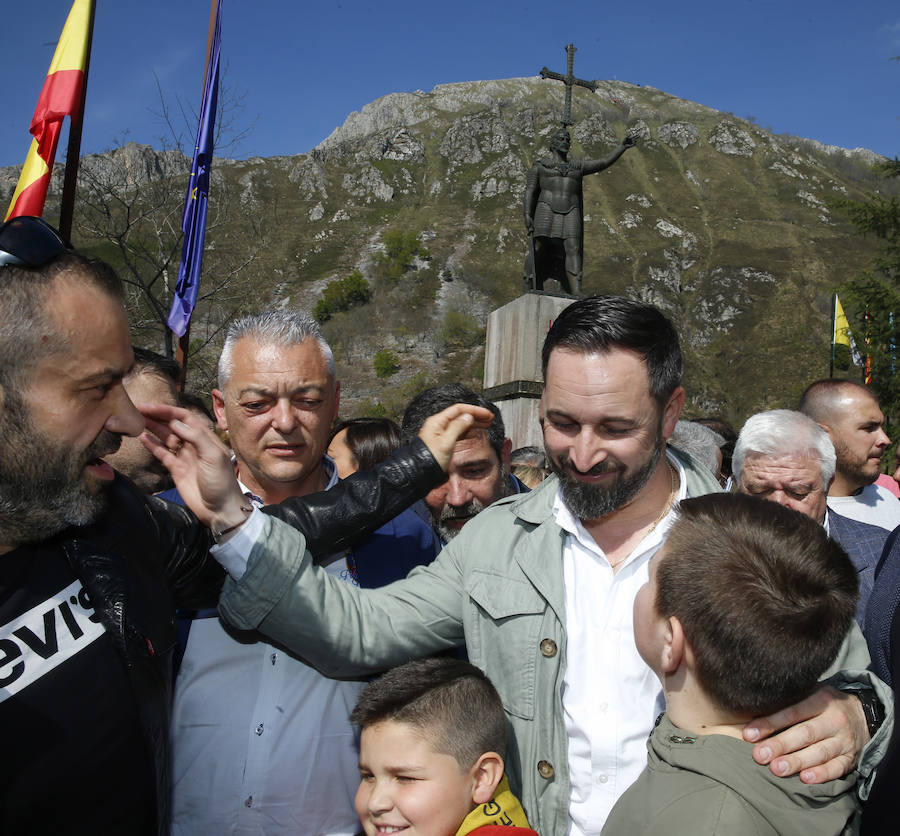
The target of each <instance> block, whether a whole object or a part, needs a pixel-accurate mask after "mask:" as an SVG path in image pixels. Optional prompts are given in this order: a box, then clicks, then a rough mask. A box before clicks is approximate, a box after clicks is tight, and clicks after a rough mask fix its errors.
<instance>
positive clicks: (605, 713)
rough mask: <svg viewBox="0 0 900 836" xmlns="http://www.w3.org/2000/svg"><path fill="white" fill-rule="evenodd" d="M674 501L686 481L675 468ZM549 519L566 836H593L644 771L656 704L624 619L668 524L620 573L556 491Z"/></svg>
mask: <svg viewBox="0 0 900 836" xmlns="http://www.w3.org/2000/svg"><path fill="white" fill-rule="evenodd" d="M669 463H670V464H672V465H673V466H674V467H675V468H676V469H677V470H678V475H679V477H680V489H679V493H678V497H677V499H678V500H681V499H683V498H684V497H685V496H686V495H687V493H686V485H687V481H686V479H685V476H684V471H683V469H682V468H681V466H680V465H679V464H678V462H677V461H676V460H675V459H673V458H672V457H669ZM553 513H554V516H555V518H556V522H557V523H558V525H559V526H560V527H561V528H562V529H563V530H564V531H565V532H566V537H565V541H564V544H563V574H564V580H565V590H566V643H567V648H568V649H567V662H566V672H565V677H564V680H563V692H562V703H563V711H564V712H565V721H566V733H567V736H568V759H569V782H570V791H569V831H568V832H569V834H571V836H588V834H598V833H599V832H600V830H601V828H602V827H603V824H604V822H605V821H606V817H607V816H608V815H609V812H610V810H611V809H612V806H613V804H615V803H616V800H617V799H618V798H619V796H620V795H621V794H622V793H623V792H625V790H626V789H627V788H628V787H629V786H630V785H631V784H632V783H633V782H634V780H635V779H636V778H637V777H638V775H639V774H640V773H641V771H642V770H643V769H644V767H645V766H646V765H647V737H648V736H649V734H650V731H651V730H652V728H653V723H654V722H655V720H656V718H657V716H658V715H659V714H660V713H661V712H662V711H664V710H665V697H664V695H663V691H662V687H661V685H660V683H659V680H658V679H657V678H656V675H655V674H654V673H653V671H651V670H650V668H648V667H647V665H646V663H645V662H644V660H643V659H641V657H640V655H639V654H638V651H637V647H636V646H635V643H634V626H633V610H634V598H635V595H636V594H637V591H638V589H640V588H641V586H643V584H645V583H646V582H647V580H648V577H649V574H648V571H649V565H650V558H651V557H652V556H653V555H654V554H655V553H656V551H657V550H658V549H659V547H660V546H661V545H662V542H663V540H664V539H665V535H666V532H667V531H668V529H669V527H670V526H671V524H672V521H673V520H674V513H673V512H672V511H669V513H668V514H667V515H666V516H665V517H663V519H661V520H660V521H659V523H658V524H657V525H656V526H655V528H653V530H652V531H650V532H649V533H648V534H647V536H646V537H644V539H643V540H642V541H641V542H640V543H639V544H638V545H637V547H636V548H635V550H634V551H633V552H632V553H631V554H630V555H629V556H628V557H627V558H626V559H625V560H624V561H623V563H622V564H621V566H620V568H619V570H618V571H617V572H616V573H613V570H612V567H611V566H610V564H609V561H608V560H607V558H606V555H605V554H604V553H603V550H602V549H601V548H600V547H599V546H598V545H597V543H596V542H595V541H594V539H593V538H592V537H591V536H590V534H588V533H587V531H586V530H585V528H584V526H583V525H582V524H581V522H580V521H579V520H578V519H577V518H576V517H574V516H573V515H572V513H571V512H570V511H569V509H568V508H567V507H566V506H565V504H564V503H563V501H562V497H561V495H560V493H559V489H557V496H556V502H555V504H554V508H553Z"/></svg>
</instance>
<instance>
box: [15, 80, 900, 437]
mask: <svg viewBox="0 0 900 836" xmlns="http://www.w3.org/2000/svg"><path fill="white" fill-rule="evenodd" d="M562 97H563V94H562V86H561V85H559V84H558V83H556V82H552V81H543V80H541V79H538V78H517V79H504V80H499V81H485V82H469V83H460V84H445V85H440V86H438V87H436V88H435V89H434V90H432V91H431V92H429V93H425V92H422V91H416V92H415V93H397V94H392V95H389V96H385V97H384V98H382V99H379V100H377V101H375V102H372V103H371V104H368V105H366V106H365V107H364V108H363V109H362V110H361V111H360V112H358V113H352V114H350V116H348V117H347V119H346V121H345V122H344V124H343V125H341V126H340V127H338V128H337V129H336V130H335V131H334V132H333V133H332V134H331V136H329V137H328V138H327V139H326V140H324V141H323V142H322V143H321V144H320V145H319V146H317V147H316V148H314V149H313V150H312V151H311V152H310V153H308V154H302V155H298V156H295V157H281V158H271V159H260V158H254V159H250V160H245V161H229V160H221V161H217V165H216V167H215V169H214V185H213V195H212V203H211V206H213V209H211V217H212V215H213V214H214V213H215V215H216V218H215V219H214V222H213V223H211V227H210V231H209V234H208V238H207V243H208V252H207V264H208V265H209V266H208V267H207V268H206V273H207V275H209V274H210V273H212V275H211V276H210V280H211V281H212V282H214V283H215V282H216V281H220V280H222V279H223V273H227V272H228V271H229V270H231V268H230V267H229V268H228V269H227V270H226V269H225V268H223V267H221V266H218V267H216V266H214V265H216V264H219V262H218V261H216V259H217V258H220V257H222V258H224V255H225V253H229V254H230V258H231V260H230V261H228V262H227V263H228V264H236V265H243V266H241V269H240V271H239V272H235V274H234V277H233V278H234V282H236V284H234V283H233V284H231V285H226V284H225V283H224V281H222V282H221V288H222V290H221V296H220V298H217V295H216V294H214V295H213V297H212V298H211V299H209V300H207V301H206V302H205V303H204V305H203V306H202V307H201V309H200V313H199V315H198V321H197V330H198V333H200V334H202V335H204V336H203V338H202V339H201V338H198V340H197V345H196V349H197V352H198V366H197V368H198V369H200V370H203V372H208V370H209V369H210V368H211V363H210V361H209V359H208V358H207V359H204V357H206V355H205V354H204V352H206V353H207V354H208V355H209V356H210V357H211V356H213V355H214V354H215V351H216V345H217V343H216V340H217V339H218V337H217V334H218V331H217V329H218V326H219V325H220V324H221V322H222V320H223V319H225V318H227V317H228V316H231V315H233V314H234V313H236V312H239V311H241V310H252V309H258V308H260V307H263V306H265V305H272V304H292V305H297V306H300V307H305V308H307V309H310V310H311V309H312V308H313V306H314V305H315V303H316V301H317V300H318V299H319V298H321V294H322V292H323V290H324V289H325V287H326V286H327V285H328V283H329V282H333V281H335V280H337V279H340V278H342V277H345V276H347V275H348V274H350V273H351V272H353V271H354V270H359V271H360V272H361V273H362V274H363V276H365V277H366V278H367V280H368V281H369V283H370V285H371V286H372V287H373V290H374V294H373V296H372V299H371V300H370V302H369V303H367V304H365V305H362V306H360V307H354V308H352V309H351V310H349V311H347V312H343V313H336V314H335V315H334V316H333V317H332V318H331V319H330V320H329V321H328V322H326V323H325V326H324V328H325V331H326V335H327V336H328V338H329V340H330V341H331V343H332V345H333V347H334V349H335V354H336V359H337V361H338V365H339V370H340V374H341V377H342V380H343V392H344V397H343V402H344V407H345V408H344V410H343V412H344V413H345V414H347V415H350V414H353V413H361V412H364V411H371V410H372V409H374V408H381V407H383V408H384V409H386V410H387V411H388V412H389V413H394V414H396V412H397V411H399V410H400V409H402V405H403V403H404V402H405V401H406V399H408V397H409V396H410V395H411V394H413V393H414V392H415V391H417V390H418V389H419V388H421V387H423V386H424V385H428V384H429V383H432V382H435V381H444V380H451V379H461V380H464V381H466V382H469V383H474V384H479V385H480V378H481V364H482V362H483V357H482V353H481V352H482V345H483V327H484V323H485V320H486V317H487V314H488V313H489V311H491V310H492V309H494V308H496V307H498V306H499V305H502V304H504V303H505V302H507V301H509V300H511V299H513V298H515V297H516V296H517V295H519V293H520V292H521V286H522V282H521V271H522V259H523V256H524V253H525V247H526V241H527V239H526V235H525V230H524V225H523V221H522V209H521V195H522V190H523V188H524V184H525V174H526V172H527V170H528V168H529V167H530V165H531V163H532V162H533V160H534V159H535V158H536V157H538V156H542V155H543V154H545V153H546V150H547V145H548V139H549V135H550V134H551V133H552V132H553V131H554V130H555V129H556V127H557V125H558V120H559V113H560V110H561V104H562ZM573 116H574V118H575V120H576V124H575V125H574V127H573V129H572V137H573V145H572V152H571V153H572V155H573V156H578V157H585V158H591V159H593V158H597V157H600V156H603V155H604V154H606V153H608V152H609V151H610V150H612V148H613V147H615V146H616V145H617V144H618V143H619V141H620V140H621V139H622V137H624V135H625V132H626V130H628V129H633V130H636V131H637V132H638V133H639V134H640V137H641V141H640V143H639V145H638V147H637V148H635V149H632V150H630V151H629V152H628V153H627V154H626V155H625V156H624V157H623V158H622V159H621V160H620V161H619V162H618V163H617V164H616V165H615V166H613V167H611V168H610V169H608V170H606V171H604V172H601V173H600V174H597V175H593V176H591V177H588V178H585V181H584V203H585V244H584V249H585V282H584V287H585V291H586V292H588V293H620V294H626V295H629V296H633V297H636V298H641V299H645V300H648V301H651V302H653V303H655V304H658V305H660V306H661V307H662V308H664V309H665V310H666V311H667V312H668V313H669V314H670V315H671V316H672V317H673V318H674V319H675V321H676V322H677V324H678V326H679V328H680V329H681V333H682V335H683V339H684V346H685V354H686V363H687V366H686V388H687V391H688V414H690V415H692V416H693V415H699V414H710V413H719V414H723V415H725V416H727V417H729V418H731V419H732V420H733V421H735V422H737V423H739V422H740V421H742V419H743V418H744V417H745V416H746V415H747V414H749V413H750V412H753V411H755V410H758V409H762V408H771V407H776V406H791V405H793V403H794V402H795V400H796V397H797V395H798V394H799V392H800V391H801V390H802V388H803V387H804V386H805V385H806V384H807V383H808V382H810V381H811V380H813V379H815V378H817V377H821V376H824V375H826V374H827V373H828V359H829V327H830V319H829V302H830V296H831V293H832V292H834V290H835V289H837V288H838V287H839V286H840V284H841V283H842V281H844V280H845V278H846V277H848V276H850V275H852V274H853V273H855V272H857V271H859V270H860V269H861V268H862V267H863V265H864V264H865V263H866V261H867V259H868V258H869V255H870V251H871V248H872V246H873V244H872V242H870V241H866V240H864V239H861V238H859V237H858V236H856V235H855V234H854V233H853V231H852V229H851V228H850V226H849V224H848V223H847V222H846V221H845V220H844V219H843V218H841V217H839V216H837V215H836V214H835V213H834V212H833V211H831V210H830V209H829V205H828V204H829V200H830V199H832V198H835V197H837V196H851V197H860V196H862V195H863V194H864V193H865V192H866V191H871V190H872V189H873V188H876V187H877V186H879V185H880V184H877V183H876V181H875V179H874V177H873V175H872V174H871V172H870V171H869V165H871V163H872V162H874V161H875V160H876V159H878V157H877V156H876V155H875V154H873V153H872V152H870V151H866V150H864V149H856V150H853V151H849V150H845V149H840V148H834V147H829V146H824V145H822V144H820V143H817V142H814V141H810V140H805V139H800V138H796V137H788V136H778V135H774V134H773V133H771V132H770V131H767V130H765V129H763V128H762V127H760V126H759V125H757V124H755V123H754V122H753V121H748V120H745V119H741V118H738V117H736V116H734V115H733V114H728V113H723V112H720V111H716V110H713V109H711V108H708V107H704V106H702V105H700V104H696V103H693V102H689V101H685V100H683V99H679V98H677V97H675V96H672V95H670V94H668V93H665V92H662V91H660V90H656V89H654V88H650V87H641V86H636V85H632V84H628V83H624V82H611V81H610V82H600V83H599V86H598V89H597V91H596V92H595V93H590V92H588V91H586V90H581V89H578V90H576V91H575V93H574V96H573ZM85 162H86V167H87V169H88V170H91V169H92V168H93V170H94V171H95V172H96V171H98V170H99V171H100V172H102V173H104V174H105V175H108V174H109V173H110V172H116V173H117V174H118V176H119V182H120V183H121V186H120V188H121V189H122V190H123V191H128V192H130V193H131V194H134V195H136V196H137V199H138V200H140V199H142V198H143V196H144V195H145V194H149V193H150V192H151V191H152V190H153V189H156V188H157V187H158V186H157V184H158V183H159V182H161V181H165V182H172V183H174V185H173V188H172V192H173V194H176V195H180V197H177V198H175V199H174V205H175V207H176V209H177V211H174V210H172V209H171V208H170V209H169V213H170V215H169V220H168V221H167V223H168V224H169V227H171V228H172V229H174V230H175V232H177V224H178V220H180V207H179V206H178V203H179V201H183V189H184V184H185V182H186V172H187V168H188V165H189V163H188V161H187V160H185V159H184V158H183V157H181V156H180V155H178V154H177V153H176V152H166V153H158V152H155V151H153V150H152V149H149V148H146V147H141V146H134V145H129V146H125V147H123V148H120V149H117V150H116V151H114V152H111V153H110V154H108V155H104V156H102V157H99V158H96V157H95V158H86V161H85ZM15 174H16V172H15V170H12V169H0V197H2V196H3V195H4V194H11V192H12V189H13V187H14V185H15ZM96 179H97V178H96V177H95V181H96ZM94 187H95V188H96V183H95V184H94ZM880 187H881V188H884V187H883V185H880ZM82 188H83V190H84V189H87V188H88V186H87V185H86V184H82ZM106 188H107V191H110V188H111V187H109V186H107V187H106ZM154 193H155V192H154ZM79 211H81V210H79ZM157 211H161V210H157ZM47 216H48V217H49V218H53V217H54V215H53V212H52V209H51V210H48V212H47ZM173 217H177V218H178V220H176V221H175V222H174V224H173V223H172V222H171V221H172V218H173ZM76 222H77V225H78V229H77V230H76V234H75V236H74V237H75V239H76V243H78V244H79V245H81V246H84V247H87V248H91V247H93V248H95V249H97V251H98V252H101V253H102V254H103V255H105V256H106V257H108V258H110V259H111V260H113V261H117V260H121V259H122V257H123V256H122V254H121V251H120V250H119V251H117V250H116V248H115V247H113V246H111V245H110V243H109V241H105V240H102V238H103V236H102V235H101V234H100V233H98V231H97V225H96V224H95V225H93V226H90V228H89V227H88V225H86V224H82V223H81V221H80V220H79V219H78V218H76ZM163 226H164V225H160V224H157V226H156V228H155V229H156V232H155V233H154V234H156V235H157V236H159V237H160V240H161V237H162V235H163V232H161V231H160V230H161V229H162V228H163ZM392 231H402V232H404V233H413V234H415V235H416V236H418V241H419V242H420V244H421V245H422V247H423V248H424V249H425V250H426V251H427V253H420V254H419V256H417V257H416V258H414V259H412V260H411V261H410V263H409V264H408V265H405V266H407V267H408V269H407V270H406V272H405V273H404V274H403V275H402V276H400V277H399V278H398V277H396V276H394V277H393V278H389V277H387V276H386V275H385V274H384V271H383V270H381V269H380V268H379V265H383V259H379V258H378V255H377V254H378V253H379V252H380V251H382V250H383V248H384V244H383V241H384V237H385V235H386V234H387V233H389V232H392ZM147 234H149V233H145V237H146V235H147ZM79 235H80V236H81V237H79ZM151 237H152V236H151ZM210 253H212V255H210ZM222 263H225V262H222ZM175 265H176V266H175V267H173V268H171V269H172V270H177V255H176V258H175ZM166 275H168V274H167V273H166ZM217 294H219V291H218V290H217ZM226 296H227V297H228V299H229V300H230V301H229V303H228V305H224V304H223V303H222V302H221V299H224V298H225V297H226ZM145 320H146V317H145ZM537 338H538V337H536V339H537ZM205 340H208V342H209V345H206V346H204V345H203V343H204V341H205ZM144 341H145V342H149V343H154V342H156V343H159V337H158V335H157V336H153V332H152V331H150V332H148V336H147V339H145V340H144ZM157 347H158V345H157ZM385 349H386V350H389V351H391V352H393V354H394V356H395V357H396V361H397V363H396V365H397V366H399V370H398V371H397V372H396V373H395V374H393V375H390V376H386V377H384V378H383V379H378V378H376V375H375V371H374V369H373V364H372V358H373V356H374V355H375V353H376V352H378V351H379V350H385ZM200 380H202V373H201V378H200ZM206 382H207V381H206V380H202V383H203V384H205V383H206ZM378 405H380V407H379V406H378Z"/></svg>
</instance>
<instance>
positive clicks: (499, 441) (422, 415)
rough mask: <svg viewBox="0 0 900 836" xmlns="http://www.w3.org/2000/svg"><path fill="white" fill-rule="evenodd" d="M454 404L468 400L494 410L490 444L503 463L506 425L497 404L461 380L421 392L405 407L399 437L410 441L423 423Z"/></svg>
mask: <svg viewBox="0 0 900 836" xmlns="http://www.w3.org/2000/svg"><path fill="white" fill-rule="evenodd" d="M455 403H468V404H472V405H473V406H483V407H484V408H485V409H489V410H490V411H491V412H493V413H494V420H493V421H491V425H490V427H488V430H487V434H488V440H489V441H490V444H491V447H492V448H493V449H494V452H495V453H496V454H497V461H499V462H500V465H501V466H502V465H503V442H504V441H505V440H506V427H505V426H504V425H503V418H502V416H501V415H500V410H499V409H498V407H497V405H496V404H493V403H491V402H490V401H489V400H487V398H484V397H483V396H481V395H479V394H478V393H477V392H473V391H472V390H471V389H468V388H467V387H465V386H463V385H462V384H461V383H445V384H444V385H443V386H432V387H431V388H430V389H426V390H425V391H424V392H419V394H418V395H416V396H415V397H414V398H413V399H412V400H411V401H410V402H409V406H407V407H406V411H405V412H404V413H403V422H402V423H401V425H400V439H401V441H402V442H403V443H404V444H409V443H410V442H411V441H412V440H413V439H414V438H415V437H416V436H417V435H418V434H419V430H421V429H422V424H424V423H425V421H426V420H427V419H428V418H430V417H431V416H432V415H435V414H436V413H438V412H441V411H442V410H444V409H446V408H447V407H448V406H453V404H455Z"/></svg>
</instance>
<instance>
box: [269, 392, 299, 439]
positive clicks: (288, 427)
mask: <svg viewBox="0 0 900 836" xmlns="http://www.w3.org/2000/svg"><path fill="white" fill-rule="evenodd" d="M272 426H273V427H274V428H275V429H276V430H278V432H281V433H289V432H293V430H294V429H295V427H296V426H297V415H296V414H295V412H294V407H293V406H292V405H291V403H290V401H288V400H279V401H277V402H276V403H275V405H274V406H273V407H272Z"/></svg>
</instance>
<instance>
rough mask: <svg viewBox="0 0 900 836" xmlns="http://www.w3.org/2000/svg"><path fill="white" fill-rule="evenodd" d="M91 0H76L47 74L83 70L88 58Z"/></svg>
mask: <svg viewBox="0 0 900 836" xmlns="http://www.w3.org/2000/svg"><path fill="white" fill-rule="evenodd" d="M90 20H91V0H75V2H74V3H72V9H71V11H70V12H69V17H68V18H67V19H66V25H65V26H64V27H63V30H62V35H60V36H59V43H57V45H56V52H54V53H53V60H52V61H51V62H50V69H49V70H48V71H47V75H53V73H55V72H58V71H59V70H83V69H84V63H85V59H86V58H87V32H88V24H89V23H90Z"/></svg>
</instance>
